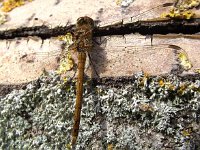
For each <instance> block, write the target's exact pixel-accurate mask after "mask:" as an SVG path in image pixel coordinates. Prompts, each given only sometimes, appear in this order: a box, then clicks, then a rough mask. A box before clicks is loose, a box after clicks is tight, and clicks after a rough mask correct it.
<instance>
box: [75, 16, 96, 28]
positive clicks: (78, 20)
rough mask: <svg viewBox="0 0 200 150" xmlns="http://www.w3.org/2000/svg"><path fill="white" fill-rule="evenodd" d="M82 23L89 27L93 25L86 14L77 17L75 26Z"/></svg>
mask: <svg viewBox="0 0 200 150" xmlns="http://www.w3.org/2000/svg"><path fill="white" fill-rule="evenodd" d="M82 25H89V26H90V27H94V21H93V20H92V18H90V17H88V16H85V17H80V18H78V19H77V27H79V26H82Z"/></svg>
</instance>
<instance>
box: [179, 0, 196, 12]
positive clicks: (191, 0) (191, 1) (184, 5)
mask: <svg viewBox="0 0 200 150" xmlns="http://www.w3.org/2000/svg"><path fill="white" fill-rule="evenodd" d="M199 4H200V1H199V0H183V1H182V2H181V3H180V4H179V5H178V7H179V8H180V9H182V10H188V9H191V8H194V7H198V6H199Z"/></svg>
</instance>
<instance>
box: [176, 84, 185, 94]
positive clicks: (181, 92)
mask: <svg viewBox="0 0 200 150" xmlns="http://www.w3.org/2000/svg"><path fill="white" fill-rule="evenodd" d="M186 89H187V85H185V84H182V85H180V87H179V89H178V90H177V93H178V94H179V95H183V93H184V91H185V90H186Z"/></svg>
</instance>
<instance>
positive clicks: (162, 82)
mask: <svg viewBox="0 0 200 150" xmlns="http://www.w3.org/2000/svg"><path fill="white" fill-rule="evenodd" d="M158 83H159V85H160V87H163V86H164V85H165V83H164V81H163V80H162V79H161V80H159V81H158Z"/></svg>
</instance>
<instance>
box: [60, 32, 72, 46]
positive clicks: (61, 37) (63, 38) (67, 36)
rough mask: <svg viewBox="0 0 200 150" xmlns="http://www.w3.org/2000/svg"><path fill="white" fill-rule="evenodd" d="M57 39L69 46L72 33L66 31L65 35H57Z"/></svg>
mask: <svg viewBox="0 0 200 150" xmlns="http://www.w3.org/2000/svg"><path fill="white" fill-rule="evenodd" d="M58 40H61V41H65V42H66V45H67V46H69V45H70V44H72V34H71V33H67V34H66V35H61V36H58Z"/></svg>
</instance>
